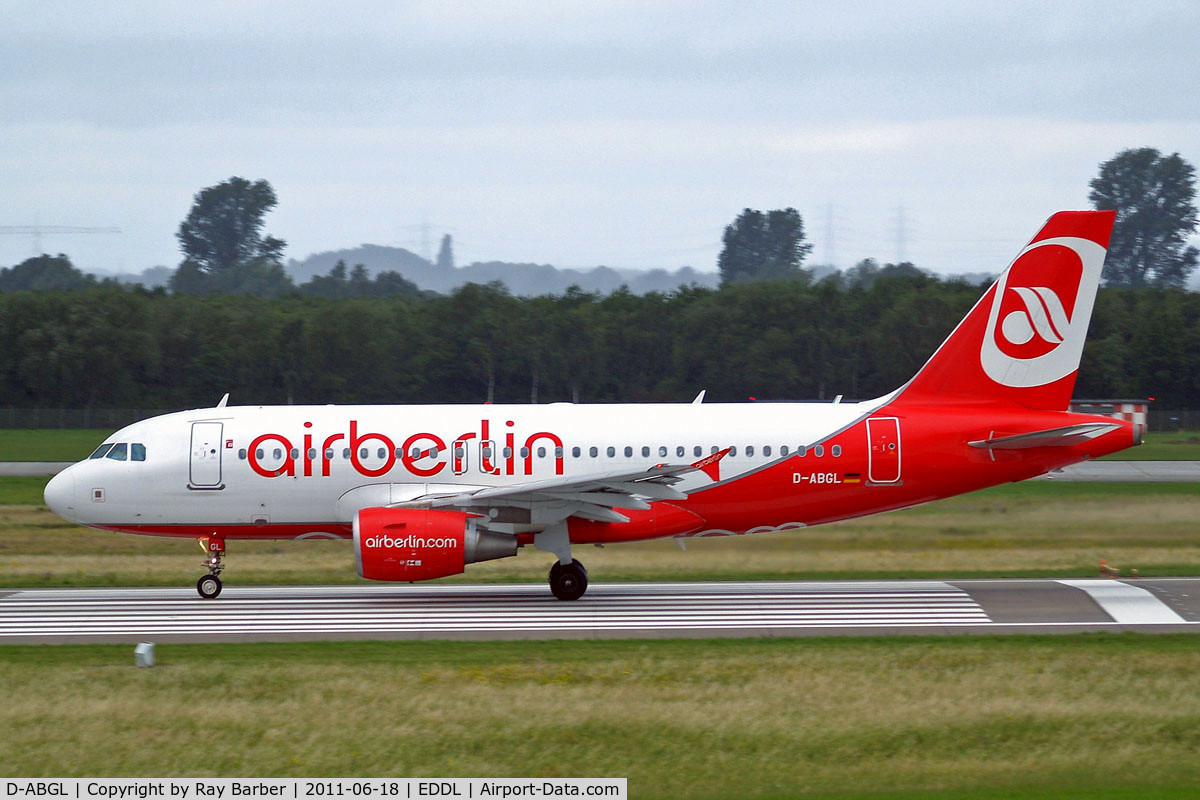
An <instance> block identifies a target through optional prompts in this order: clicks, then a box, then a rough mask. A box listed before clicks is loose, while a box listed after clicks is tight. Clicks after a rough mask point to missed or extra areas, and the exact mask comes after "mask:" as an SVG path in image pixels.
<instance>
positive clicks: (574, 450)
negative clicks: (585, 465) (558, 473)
mask: <svg viewBox="0 0 1200 800" xmlns="http://www.w3.org/2000/svg"><path fill="white" fill-rule="evenodd" d="M571 458H579V448H578V447H572V448H571Z"/></svg>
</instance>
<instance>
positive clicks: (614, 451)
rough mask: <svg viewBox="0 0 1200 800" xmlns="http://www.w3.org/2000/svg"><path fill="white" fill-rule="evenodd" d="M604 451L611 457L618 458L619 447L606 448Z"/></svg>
mask: <svg viewBox="0 0 1200 800" xmlns="http://www.w3.org/2000/svg"><path fill="white" fill-rule="evenodd" d="M604 452H606V453H608V457H609V458H616V457H617V448H615V447H609V448H608V449H607V450H605V451H604Z"/></svg>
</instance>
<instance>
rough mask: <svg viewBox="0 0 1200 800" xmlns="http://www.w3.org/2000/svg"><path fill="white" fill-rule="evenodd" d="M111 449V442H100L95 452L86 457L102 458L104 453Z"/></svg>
mask: <svg viewBox="0 0 1200 800" xmlns="http://www.w3.org/2000/svg"><path fill="white" fill-rule="evenodd" d="M111 449H112V442H109V443H108V444H102V445H100V446H99V447H97V448H96V452H94V453H92V454H91V455H90V456H88V458H104V455H105V454H106V453H107V452H108V451H109V450H111Z"/></svg>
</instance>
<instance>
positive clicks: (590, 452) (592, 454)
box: [588, 447, 600, 458]
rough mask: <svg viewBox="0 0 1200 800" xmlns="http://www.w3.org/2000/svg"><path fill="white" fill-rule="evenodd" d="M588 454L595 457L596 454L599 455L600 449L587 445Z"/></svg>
mask: <svg viewBox="0 0 1200 800" xmlns="http://www.w3.org/2000/svg"><path fill="white" fill-rule="evenodd" d="M588 455H589V456H591V457H592V458H595V457H596V456H598V455H600V451H599V450H597V449H596V448H595V447H589V448H588Z"/></svg>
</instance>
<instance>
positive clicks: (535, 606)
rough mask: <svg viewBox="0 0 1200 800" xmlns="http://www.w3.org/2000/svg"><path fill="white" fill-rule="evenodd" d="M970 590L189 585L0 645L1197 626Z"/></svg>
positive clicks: (15, 608)
mask: <svg viewBox="0 0 1200 800" xmlns="http://www.w3.org/2000/svg"><path fill="white" fill-rule="evenodd" d="M1058 583H1062V584H1065V586H1063V587H1058ZM964 584H965V585H967V586H968V588H967V589H962V588H959V587H957V586H954V585H951V584H949V583H944V582H941V581H831V582H816V581H795V582H772V583H754V582H739V583H732V582H731V583H659V584H653V583H609V584H593V585H592V587H591V588H590V589H589V590H588V593H587V595H586V596H585V597H584V598H583V599H581V600H578V601H576V602H571V603H563V602H560V601H558V600H555V599H554V598H553V597H552V596H551V594H550V592H549V590H548V589H547V588H546V586H544V585H543V584H491V585H466V584H438V585H395V584H390V585H389V584H380V585H373V586H295V587H277V586H261V587H239V586H232V587H226V589H225V592H224V593H223V594H222V595H221V597H220V598H219V599H217V600H201V599H200V598H198V597H197V596H196V595H195V593H194V591H193V590H192V589H191V588H186V587H177V588H125V589H31V590H14V591H13V592H12V593H11V594H8V595H6V596H2V597H0V643H5V642H9V643H13V642H55V641H58V642H61V641H90V640H96V641H105V640H107V641H140V640H143V639H153V638H156V637H158V638H160V640H163V639H166V640H176V641H179V640H187V639H195V640H206V641H214V640H229V641H256V640H258V641H261V640H269V639H272V638H274V639H279V638H294V639H330V638H439V637H442V638H445V637H451V638H463V637H466V638H478V639H486V638H512V637H520V638H547V637H550V638H552V637H556V636H558V637H564V636H565V637H587V636H605V637H620V636H623V635H629V636H636V635H642V636H646V635H660V634H661V635H663V636H673V635H675V636H704V635H709V636H728V635H780V636H797V635H803V634H804V633H805V632H815V633H822V632H824V633H837V632H850V633H854V632H863V633H871V632H889V631H892V632H901V631H913V632H939V631H945V632H951V631H967V630H973V631H987V630H997V631H1017V630H1043V631H1045V630H1056V631H1060V630H1069V629H1075V630H1078V629H1089V630H1092V629H1102V630H1106V629H1112V628H1120V627H1121V626H1122V625H1147V626H1155V625H1157V626H1159V628H1158V629H1165V628H1164V627H1163V626H1165V625H1179V626H1187V627H1193V626H1197V625H1200V623H1196V622H1188V621H1187V620H1184V619H1183V618H1181V617H1180V616H1179V615H1178V614H1176V613H1175V612H1174V611H1172V610H1171V609H1170V608H1167V607H1166V606H1163V605H1162V603H1161V602H1159V600H1158V599H1157V598H1155V597H1153V596H1152V595H1150V594H1149V593H1148V592H1146V591H1145V590H1143V589H1141V588H1138V587H1130V586H1128V585H1127V584H1122V583H1119V582H1117V581H1061V582H1055V581H990V582H989V581H968V582H964ZM1095 584H1099V586H1097V585H1095ZM1039 586H1040V587H1042V588H1040V589H1038V588H1036V587H1039ZM981 587H983V588H981ZM1031 587H1033V588H1031ZM1046 587H1058V588H1057V591H1060V592H1070V591H1072V589H1078V590H1080V591H1084V592H1088V593H1089V595H1090V596H1092V597H1095V598H1096V600H1097V602H1098V603H1099V604H1100V605H1101V607H1102V608H1103V612H1104V614H1103V615H1102V614H1101V612H1098V611H1094V610H1093V611H1092V612H1091V616H1086V615H1085V616H1081V617H1078V618H1067V619H1065V620H1063V619H1062V615H1061V613H1060V614H1059V615H1058V617H1051V618H1050V620H1049V621H1048V620H1047V618H1046V617H1045V616H1043V611H1042V609H1044V608H1047V607H1050V606H1056V605H1058V604H1060V603H1061V600H1054V599H1053V598H1052V597H1051V598H1050V599H1048V600H1047V601H1046V602H1047V603H1049V604H1050V606H1046V605H1041V606H1038V605H1037V604H1034V605H1032V606H1031V605H1030V604H1029V603H1028V601H1027V599H1028V598H1029V597H1030V596H1031V595H1030V594H1029V593H1030V592H1034V595H1035V596H1036V593H1037V592H1039V591H1040V592H1042V593H1043V595H1044V594H1045V592H1046ZM1068 587H1071V588H1068ZM984 588H986V591H984ZM997 589H999V590H1000V591H1001V593H1002V594H1003V596H1004V597H1006V598H1009V600H1010V601H1017V602H1016V606H1015V607H1019V608H1024V609H1025V611H1024V612H1022V613H1021V614H1020V615H1019V620H1017V621H1014V619H1015V618H1014V616H1013V611H1012V608H1013V607H1014V606H1013V605H1012V603H1011V602H1010V603H1009V605H1008V606H1007V607H1008V609H1009V610H1008V611H1006V612H1005V619H1006V620H1007V621H1004V622H997V621H996V620H995V619H993V618H992V617H991V616H990V615H989V613H988V611H987V609H986V608H985V607H984V606H983V605H981V604H980V601H977V600H976V599H975V598H974V597H972V595H971V594H970V592H971V591H977V592H981V594H980V597H981V598H983V597H989V598H990V599H987V600H984V601H983V602H985V603H989V604H995V603H998V602H999V603H1000V605H999V606H996V607H997V608H1004V607H1005V606H1004V603H1003V602H1001V601H999V600H998V599H997V597H996V591H997ZM1050 594H1051V595H1053V592H1051V593H1050ZM1023 598H1024V599H1023ZM1102 616H1106V617H1111V619H1107V618H1103V619H1102V618H1101V617H1102ZM1055 619H1057V620H1058V621H1053V620H1055Z"/></svg>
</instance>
